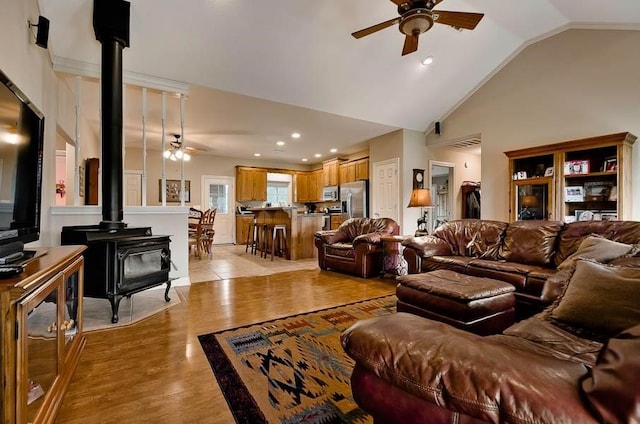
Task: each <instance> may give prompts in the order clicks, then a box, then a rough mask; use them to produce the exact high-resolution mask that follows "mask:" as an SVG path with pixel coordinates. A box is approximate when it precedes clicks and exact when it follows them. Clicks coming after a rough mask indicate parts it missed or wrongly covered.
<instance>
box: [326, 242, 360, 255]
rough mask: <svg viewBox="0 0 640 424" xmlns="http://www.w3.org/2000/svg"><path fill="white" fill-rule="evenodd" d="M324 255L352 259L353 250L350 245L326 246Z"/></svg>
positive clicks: (334, 244)
mask: <svg viewBox="0 0 640 424" xmlns="http://www.w3.org/2000/svg"><path fill="white" fill-rule="evenodd" d="M326 254H327V255H331V256H340V257H342V258H354V257H355V256H356V255H355V250H354V249H353V244H351V243H333V244H328V245H327V246H326Z"/></svg>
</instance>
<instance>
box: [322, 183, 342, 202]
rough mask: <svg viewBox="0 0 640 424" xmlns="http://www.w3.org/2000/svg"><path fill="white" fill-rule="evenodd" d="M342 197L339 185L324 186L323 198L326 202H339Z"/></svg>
mask: <svg viewBox="0 0 640 424" xmlns="http://www.w3.org/2000/svg"><path fill="white" fill-rule="evenodd" d="M339 199H340V191H339V190H338V186H327V187H323V188H322V200H324V201H325V202H337V201H338V200H339Z"/></svg>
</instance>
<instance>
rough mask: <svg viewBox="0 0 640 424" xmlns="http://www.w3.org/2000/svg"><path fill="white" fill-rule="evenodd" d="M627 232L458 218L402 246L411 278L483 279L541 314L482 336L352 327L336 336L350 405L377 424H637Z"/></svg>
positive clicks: (634, 291) (636, 270) (430, 326)
mask: <svg viewBox="0 0 640 424" xmlns="http://www.w3.org/2000/svg"><path fill="white" fill-rule="evenodd" d="M510 227H511V228H510ZM639 231H640V223H638V222H613V221H612V222H578V223H572V224H568V225H563V224H561V223H554V222H542V221H539V222H521V223H520V222H518V223H511V224H506V223H498V222H495V221H478V220H464V221H459V222H451V223H449V224H445V226H444V227H441V228H440V229H438V230H436V232H435V233H434V234H433V235H431V236H423V237H421V238H419V239H414V240H410V241H408V243H407V249H406V250H405V252H406V251H407V250H409V249H413V250H415V251H417V252H421V253H420V254H419V256H420V258H416V257H415V256H411V255H412V253H409V255H408V258H409V259H411V258H412V259H414V263H413V266H414V269H413V270H414V271H416V270H420V271H428V270H430V269H455V270H457V271H458V272H462V273H474V274H475V273H476V272H477V273H479V274H480V275H481V276H486V275H487V274H488V275H491V276H492V278H495V279H500V280H502V281H505V280H509V281H513V282H514V283H517V284H518V285H517V286H516V294H518V293H520V297H521V299H520V300H521V301H522V300H523V299H524V301H526V303H525V304H527V305H529V304H531V299H534V300H535V301H536V302H537V305H539V306H540V307H542V305H548V306H547V307H546V308H545V309H544V310H543V311H542V312H540V313H537V314H535V315H534V316H532V317H529V318H527V319H524V320H521V321H519V322H517V323H515V324H514V325H512V326H510V327H509V328H507V329H506V330H504V331H503V332H502V333H501V334H494V335H487V336H481V335H477V334H474V333H471V332H469V331H465V330H462V329H459V328H455V327H453V326H451V325H448V324H446V323H443V322H439V321H436V320H432V319H427V318H423V317H422V316H419V315H415V314H411V313H405V312H399V313H395V314H391V315H386V316H381V317H376V318H372V319H369V320H363V321H359V322H357V323H355V324H354V325H352V326H351V327H350V328H349V329H347V330H346V331H345V332H344V333H343V334H342V338H341V341H342V346H343V348H344V349H345V351H346V352H347V354H348V355H349V356H350V357H352V358H353V359H354V361H355V367H354V371H353V373H352V376H351V387H352V392H353V396H354V399H355V401H356V402H357V403H358V405H359V406H360V407H361V408H362V409H364V410H365V411H366V412H368V413H369V414H371V415H372V416H373V418H374V422H376V423H377V424H382V423H408V424H411V423H431V424H433V423H435V424H437V423H460V424H464V423H487V422H489V423H518V424H525V423H526V424H530V423H550V424H553V423H560V422H561V423H567V424H571V423H581V424H582V423H603V422H604V423H640V354H639V353H638V352H640V249H639V246H638V241H639V239H640V237H639ZM478 234H481V235H482V236H483V237H478ZM594 234H598V235H599V236H594ZM605 237H606V238H605ZM613 240H616V241H613ZM516 243H519V244H518V245H516ZM411 246H414V247H411ZM417 247H419V248H420V249H416V248H417ZM536 249H539V250H536ZM416 256H418V255H416ZM474 261H482V262H479V263H476V264H474V265H473V266H472V264H473V263H474ZM490 261H492V262H490ZM481 264H486V267H485V268H483V267H482V266H481ZM418 266H419V267H418ZM542 276H545V277H546V279H543V278H541V277H542ZM500 277H502V278H500ZM531 281H534V283H531ZM545 281H546V282H545ZM529 284H531V286H528V285H529Z"/></svg>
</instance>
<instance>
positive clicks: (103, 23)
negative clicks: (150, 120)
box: [93, 0, 130, 229]
mask: <svg viewBox="0 0 640 424" xmlns="http://www.w3.org/2000/svg"><path fill="white" fill-rule="evenodd" d="M129 6H130V3H129V2H127V1H123V0H94V2H93V29H94V32H95V35H96V39H97V40H98V41H99V42H100V44H102V55H101V57H102V61H101V67H100V68H101V96H102V99H101V100H102V101H101V106H102V116H101V120H102V125H101V127H102V221H101V222H100V227H101V228H104V229H120V228H124V227H125V224H124V222H122V220H123V218H124V213H123V203H124V202H123V193H122V185H123V175H122V174H123V164H122V50H123V49H124V48H125V47H129Z"/></svg>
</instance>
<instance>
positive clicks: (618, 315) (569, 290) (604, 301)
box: [549, 259, 640, 340]
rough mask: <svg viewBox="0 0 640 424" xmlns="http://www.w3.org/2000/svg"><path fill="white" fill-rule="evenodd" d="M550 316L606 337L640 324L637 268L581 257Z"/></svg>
mask: <svg viewBox="0 0 640 424" xmlns="http://www.w3.org/2000/svg"><path fill="white" fill-rule="evenodd" d="M551 308H552V309H551V311H550V314H549V315H550V318H551V319H552V320H554V321H557V322H559V323H561V324H566V325H568V326H569V327H570V328H571V329H572V330H573V331H574V332H577V333H579V334H580V335H583V336H585V337H590V338H595V339H603V340H606V339H609V338H610V337H613V336H614V335H616V334H618V333H619V332H621V331H623V330H625V329H627V328H630V327H633V326H634V325H637V324H640V269H638V268H625V267H617V266H607V265H604V264H601V263H598V262H593V261H589V260H585V259H580V260H578V261H577V262H576V270H575V272H574V273H573V275H572V276H571V279H570V280H569V283H568V284H567V286H566V288H565V291H564V293H563V294H562V296H561V297H560V299H559V300H558V301H557V302H556V303H555V304H554V306H552V307H551Z"/></svg>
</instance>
